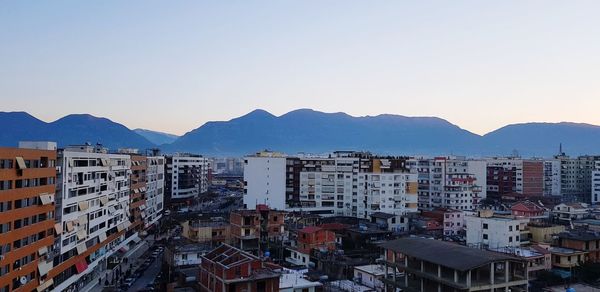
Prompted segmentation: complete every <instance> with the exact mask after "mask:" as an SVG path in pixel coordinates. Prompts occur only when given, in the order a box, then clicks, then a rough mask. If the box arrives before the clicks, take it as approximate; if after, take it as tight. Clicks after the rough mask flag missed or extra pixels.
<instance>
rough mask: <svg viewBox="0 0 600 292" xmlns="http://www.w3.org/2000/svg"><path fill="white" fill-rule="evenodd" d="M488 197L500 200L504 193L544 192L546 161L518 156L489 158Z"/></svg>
mask: <svg viewBox="0 0 600 292" xmlns="http://www.w3.org/2000/svg"><path fill="white" fill-rule="evenodd" d="M487 190H488V193H487V195H488V197H489V198H492V199H496V200H500V199H501V198H502V195H508V194H514V193H516V194H521V195H523V196H525V197H535V196H542V195H543V194H544V161H542V160H528V159H521V158H518V157H494V158H490V159H488V160H487Z"/></svg>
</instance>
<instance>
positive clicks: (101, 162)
mask: <svg viewBox="0 0 600 292" xmlns="http://www.w3.org/2000/svg"><path fill="white" fill-rule="evenodd" d="M57 165H58V170H59V171H58V180H57V196H56V220H57V226H56V230H57V232H58V233H59V235H57V240H56V242H55V246H54V250H53V251H52V255H53V256H54V259H55V263H56V262H58V267H61V268H60V270H58V271H57V272H58V275H57V276H55V277H54V279H53V280H54V289H55V291H67V290H68V289H72V288H73V287H78V286H83V285H85V284H86V283H82V281H86V280H85V279H88V280H87V281H89V278H90V277H84V276H85V275H91V274H95V273H98V272H100V271H102V270H104V269H106V260H107V258H108V257H109V256H111V255H112V254H113V253H114V252H115V251H117V250H119V249H120V248H122V247H124V246H125V245H127V244H128V243H129V242H131V241H132V240H137V233H135V232H134V233H132V234H131V236H130V237H128V238H126V231H127V229H128V227H129V226H130V225H131V222H130V221H129V203H130V201H129V191H130V190H129V183H130V178H129V177H130V175H131V171H130V165H131V160H130V156H129V155H121V154H109V153H107V151H106V149H104V148H101V147H94V146H89V145H84V146H71V147H67V148H66V149H64V150H61V151H59V156H58V161H57ZM64 262H69V263H74V267H75V268H74V269H73V268H72V267H73V266H69V265H64V264H63V263H64ZM54 268H55V269H56V268H57V266H56V265H55V267H54Z"/></svg>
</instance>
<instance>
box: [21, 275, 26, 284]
mask: <svg viewBox="0 0 600 292" xmlns="http://www.w3.org/2000/svg"><path fill="white" fill-rule="evenodd" d="M19 282H21V285H25V284H27V277H25V276H23V277H21V279H19Z"/></svg>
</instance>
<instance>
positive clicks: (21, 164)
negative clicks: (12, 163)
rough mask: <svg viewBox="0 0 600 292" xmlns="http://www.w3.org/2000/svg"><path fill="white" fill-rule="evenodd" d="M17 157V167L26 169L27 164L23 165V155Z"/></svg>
mask: <svg viewBox="0 0 600 292" xmlns="http://www.w3.org/2000/svg"><path fill="white" fill-rule="evenodd" d="M16 159H17V167H18V168H19V169H27V165H25V160H24V159H23V157H16Z"/></svg>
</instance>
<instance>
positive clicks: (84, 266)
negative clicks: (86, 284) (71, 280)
mask: <svg viewBox="0 0 600 292" xmlns="http://www.w3.org/2000/svg"><path fill="white" fill-rule="evenodd" d="M87 267H88V264H87V263H86V262H85V261H81V262H78V263H76V264H75V268H76V269H77V274H81V273H83V271H85V269H87Z"/></svg>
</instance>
